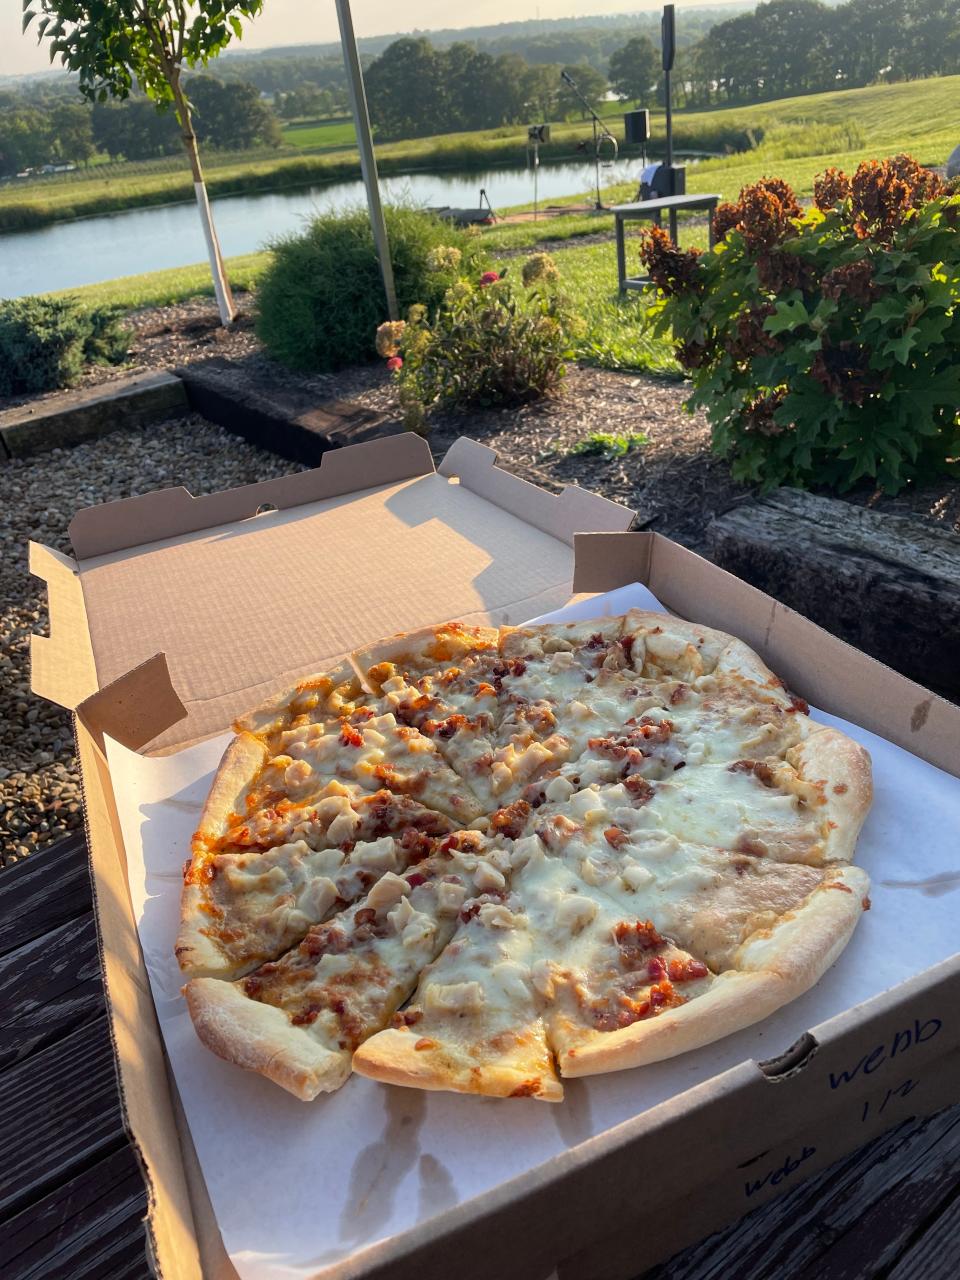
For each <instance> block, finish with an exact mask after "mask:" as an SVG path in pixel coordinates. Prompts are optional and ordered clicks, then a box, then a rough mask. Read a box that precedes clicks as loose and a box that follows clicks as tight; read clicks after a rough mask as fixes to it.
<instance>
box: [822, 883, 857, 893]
mask: <svg viewBox="0 0 960 1280" xmlns="http://www.w3.org/2000/svg"><path fill="white" fill-rule="evenodd" d="M825 887H826V888H827V889H842V890H843V892H844V893H853V890H852V889H851V888H850V886H849V885H848V884H838V883H837V881H836V880H831V882H830V883H829V884H828V885H826V886H825Z"/></svg>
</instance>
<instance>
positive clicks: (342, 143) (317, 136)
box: [281, 120, 357, 147]
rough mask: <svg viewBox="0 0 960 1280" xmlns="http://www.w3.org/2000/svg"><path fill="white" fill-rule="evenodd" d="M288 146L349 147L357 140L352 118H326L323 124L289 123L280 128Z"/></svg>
mask: <svg viewBox="0 0 960 1280" xmlns="http://www.w3.org/2000/svg"><path fill="white" fill-rule="evenodd" d="M281 133H282V135H283V140H284V142H285V143H286V144H287V146H290V147H350V146H353V144H354V143H355V142H356V140H357V134H356V130H355V129H354V127H353V121H352V120H328V121H326V123H324V124H290V125H285V126H284V127H283V129H282V130H281Z"/></svg>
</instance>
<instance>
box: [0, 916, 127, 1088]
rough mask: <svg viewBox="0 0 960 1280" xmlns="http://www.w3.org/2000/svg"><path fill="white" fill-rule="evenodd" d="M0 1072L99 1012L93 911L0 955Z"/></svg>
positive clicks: (100, 982)
mask: <svg viewBox="0 0 960 1280" xmlns="http://www.w3.org/2000/svg"><path fill="white" fill-rule="evenodd" d="M0 1008H2V1009H3V1010H4V1017H3V1025H2V1027H0V1070H5V1069H6V1068H8V1067H10V1066H11V1065H12V1064H13V1063H15V1062H21V1061H22V1060H23V1059H24V1058H26V1057H28V1056H29V1055H30V1054H32V1053H36V1052H37V1051H38V1050H40V1049H42V1048H44V1047H45V1046H46V1045H48V1044H52V1043H53V1042H54V1041H55V1040H59V1039H62V1038H63V1037H64V1036H65V1035H67V1034H68V1033H69V1032H70V1031H72V1030H73V1029H74V1028H75V1027H78V1026H81V1025H82V1024H83V1023H86V1022H90V1021H92V1020H93V1019H94V1018H96V1017H98V1016H99V1015H100V1014H101V1013H103V1009H104V998H103V980H102V978H101V975H100V956H99V954H98V951H97V935H96V928H95V925H94V921H93V913H92V912H91V913H90V914H88V915H85V916H79V917H78V918H77V919H76V920H70V921H68V922H67V923H66V924H62V925H60V927H59V928H57V929H53V930H51V932H50V933H45V934H43V935H42V937H39V938H34V939H33V941H32V942H28V943H27V944H26V945H25V946H23V947H18V948H17V950H16V951H11V952H9V953H8V954H7V955H5V956H4V957H3V958H2V959H0Z"/></svg>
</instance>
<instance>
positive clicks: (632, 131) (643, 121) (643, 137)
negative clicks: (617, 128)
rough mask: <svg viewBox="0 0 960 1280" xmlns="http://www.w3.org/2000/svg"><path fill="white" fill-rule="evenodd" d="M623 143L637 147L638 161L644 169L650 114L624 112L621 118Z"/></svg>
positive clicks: (647, 112) (645, 112) (644, 112)
mask: <svg viewBox="0 0 960 1280" xmlns="http://www.w3.org/2000/svg"><path fill="white" fill-rule="evenodd" d="M623 136H624V141H625V142H628V143H630V144H631V145H633V146H639V148H640V159H641V162H642V164H643V166H644V167H646V163H647V142H648V141H649V139H650V112H649V111H626V112H624V116H623Z"/></svg>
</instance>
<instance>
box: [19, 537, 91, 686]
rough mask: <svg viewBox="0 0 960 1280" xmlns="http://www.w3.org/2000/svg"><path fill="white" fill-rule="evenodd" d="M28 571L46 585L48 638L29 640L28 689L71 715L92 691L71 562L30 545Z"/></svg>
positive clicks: (87, 633)
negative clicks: (48, 620) (48, 618)
mask: <svg viewBox="0 0 960 1280" xmlns="http://www.w3.org/2000/svg"><path fill="white" fill-rule="evenodd" d="M29 556H30V559H29V565H30V572H31V573H32V574H33V575H34V577H36V578H42V579H43V581H44V582H45V583H46V584H47V599H48V602H49V613H50V635H49V636H37V635H33V636H31V637H30V687H31V688H32V689H33V692H34V693H36V694H39V696H40V697H41V698H46V699H47V701H48V702H56V703H57V704H58V706H61V707H66V708H67V710H68V711H72V710H73V709H74V707H75V706H76V705H77V703H79V702H82V701H83V699H84V698H86V697H89V695H90V694H91V693H93V692H94V691H95V689H96V687H97V668H96V665H95V663H94V660H93V646H92V645H91V642H90V630H89V628H88V626H87V612H86V608H85V607H84V603H83V588H82V587H81V585H80V577H79V570H78V567H77V563H76V561H75V560H71V559H70V557H69V556H65V555H63V553H62V552H60V551H54V550H53V549H52V548H50V547H44V546H41V544H40V543H39V542H31V543H30V551H29Z"/></svg>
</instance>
